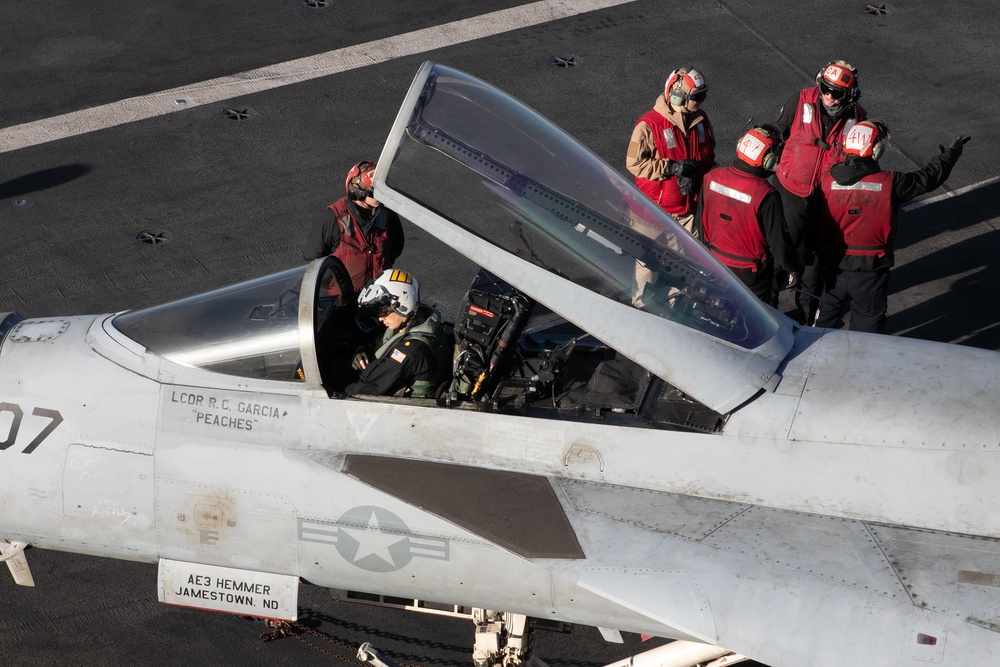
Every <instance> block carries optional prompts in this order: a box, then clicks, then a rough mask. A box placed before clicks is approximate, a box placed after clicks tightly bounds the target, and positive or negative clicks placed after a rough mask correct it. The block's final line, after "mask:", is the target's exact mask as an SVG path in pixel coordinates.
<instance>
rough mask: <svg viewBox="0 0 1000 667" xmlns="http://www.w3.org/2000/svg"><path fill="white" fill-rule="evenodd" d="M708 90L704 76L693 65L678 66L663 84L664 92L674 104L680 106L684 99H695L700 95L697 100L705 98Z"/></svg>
mask: <svg viewBox="0 0 1000 667" xmlns="http://www.w3.org/2000/svg"><path fill="white" fill-rule="evenodd" d="M707 92H708V85H707V84H706V83H705V77H704V76H703V75H702V73H701V72H699V71H698V70H696V69H695V68H694V67H691V66H688V67H678V68H677V69H675V70H674V71H673V72H671V73H670V76H668V77H667V85H666V86H664V94H665V95H666V96H667V98H668V99H669V100H670V103H671V104H673V105H674V106H680V105H682V104H684V102H685V101H687V100H691V99H696V98H698V97H699V96H700V99H699V100H698V101H699V102H700V101H701V100H703V99H705V97H704V96H705V94H706V93H707Z"/></svg>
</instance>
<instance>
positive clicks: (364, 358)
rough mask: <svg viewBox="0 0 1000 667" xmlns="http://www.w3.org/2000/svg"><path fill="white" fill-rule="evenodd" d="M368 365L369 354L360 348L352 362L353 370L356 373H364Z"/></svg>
mask: <svg viewBox="0 0 1000 667" xmlns="http://www.w3.org/2000/svg"><path fill="white" fill-rule="evenodd" d="M368 363H369V360H368V353H367V352H365V351H364V350H363V349H361V348H358V351H357V352H355V353H354V359H352V360H351V368H353V369H354V370H356V371H363V370H364V369H365V366H367V365H368Z"/></svg>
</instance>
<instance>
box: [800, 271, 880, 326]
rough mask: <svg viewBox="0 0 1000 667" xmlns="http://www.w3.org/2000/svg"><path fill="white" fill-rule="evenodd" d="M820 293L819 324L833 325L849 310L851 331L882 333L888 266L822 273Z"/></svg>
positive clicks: (817, 324)
mask: <svg viewBox="0 0 1000 667" xmlns="http://www.w3.org/2000/svg"><path fill="white" fill-rule="evenodd" d="M822 283H823V284H822V287H823V296H822V297H821V298H820V302H819V317H818V318H817V320H816V326H818V327H833V326H835V325H836V324H837V322H838V321H839V320H840V318H841V317H843V315H844V314H845V313H846V312H847V310H848V308H850V311H851V325H850V330H851V331H867V332H870V333H882V332H883V331H884V330H885V313H886V309H887V308H888V306H889V269H888V268H885V269H880V270H878V271H841V270H839V269H826V270H824V271H823V272H822Z"/></svg>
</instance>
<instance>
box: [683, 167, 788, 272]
mask: <svg viewBox="0 0 1000 667" xmlns="http://www.w3.org/2000/svg"><path fill="white" fill-rule="evenodd" d="M772 192H774V186H772V185H771V184H770V183H768V182H767V181H766V180H765V179H763V178H759V177H757V176H753V175H751V174H747V173H745V172H742V171H740V170H739V169H736V168H734V167H718V168H716V169H713V170H712V171H710V172H708V175H707V176H705V187H704V188H702V191H701V225H702V233H703V234H704V237H703V238H704V241H705V245H706V246H708V249H709V250H711V251H712V254H714V255H715V256H716V257H718V258H719V260H720V261H721V262H722V263H723V264H725V265H726V266H731V267H733V268H737V269H751V270H752V271H757V270H758V269H759V268H760V267H761V266H762V265H763V264H764V262H765V261H766V260H767V257H768V249H767V242H766V241H765V240H764V233H763V232H762V231H761V229H760V221H759V220H758V218H757V211H759V210H760V203H761V201H763V199H764V197H766V196H767V195H768V194H770V193H772Z"/></svg>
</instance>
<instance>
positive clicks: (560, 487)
mask: <svg viewBox="0 0 1000 667" xmlns="http://www.w3.org/2000/svg"><path fill="white" fill-rule="evenodd" d="M378 164H379V168H378V171H377V175H376V183H375V192H376V196H377V198H378V199H380V200H381V201H382V202H384V203H385V204H386V205H387V206H389V207H390V208H392V209H393V210H395V211H397V212H399V213H400V214H401V215H403V216H404V217H406V218H407V219H409V220H410V221H412V222H413V223H414V224H416V225H418V226H419V227H421V228H422V229H424V230H425V231H426V232H428V233H430V234H433V235H434V236H436V237H437V238H438V239H440V240H442V241H443V242H444V243H446V244H448V245H449V246H450V247H451V248H453V249H454V250H456V251H457V252H459V253H461V254H462V255H464V256H466V257H468V258H470V259H471V260H473V261H474V262H475V263H477V264H478V265H479V266H480V267H481V271H480V272H479V273H478V274H477V275H475V276H466V277H464V280H465V281H467V282H468V283H469V284H470V287H469V290H468V293H467V294H466V296H465V298H464V301H463V303H462V304H460V305H459V307H458V308H457V309H456V310H454V312H455V313H456V316H455V321H454V332H453V334H454V345H455V355H454V360H455V363H454V369H453V377H452V378H451V380H450V381H448V382H445V383H443V384H442V386H441V387H440V388H439V389H438V391H437V392H436V393H435V396H434V397H432V398H412V397H406V396H399V397H396V396H387V397H382V396H379V397H372V396H356V395H350V394H347V393H345V388H346V387H347V386H348V384H349V383H350V382H351V380H352V373H353V372H355V371H353V370H352V368H351V364H350V360H351V355H352V354H353V353H354V351H355V350H356V349H357V345H358V342H359V341H360V340H362V339H363V338H364V336H366V335H368V334H367V333H366V332H365V329H366V328H367V327H366V326H365V324H364V322H363V320H364V318H363V314H362V313H361V312H359V310H358V306H357V304H356V299H355V295H354V292H353V289H352V287H351V284H350V280H349V278H348V277H347V274H346V271H345V270H344V268H343V266H342V265H341V264H340V263H339V262H338V260H336V259H335V258H333V257H330V258H325V259H320V260H316V261H314V262H312V263H310V264H308V265H305V266H300V267H296V268H292V269H288V270H286V271H284V272H281V273H278V274H275V275H271V276H266V277H263V278H259V279H256V280H252V281H249V282H245V283H241V284H238V285H234V286H231V287H227V288H223V289H219V290H215V291H212V292H209V293H206V294H201V295H196V296H192V297H189V298H186V299H183V300H180V301H176V302H171V303H167V304H164V305H160V306H155V307H151V308H146V309H143V310H136V311H126V312H122V313H115V314H101V315H90V316H75V317H48V318H37V319H23V318H21V317H20V316H18V315H16V314H15V313H4V314H0V322H2V324H0V336H2V347H0V539H3V540H6V544H5V545H4V548H3V555H2V556H0V557H2V558H3V559H4V560H6V561H7V562H8V565H11V570H12V572H13V573H14V575H15V578H16V580H17V581H18V583H24V584H30V583H31V579H30V572H29V571H28V560H29V558H28V557H29V556H30V550H28V551H25V546H26V545H31V546H32V547H35V548H43V549H57V550H63V551H72V552H78V553H85V554H95V555H100V556H107V557H111V558H120V559H129V560H138V561H148V562H158V563H159V581H158V582H156V583H155V584H154V583H153V582H149V585H150V586H154V585H156V586H157V587H158V594H159V598H160V600H161V601H163V602H165V603H168V604H180V605H187V606H193V607H201V608H206V609H215V610H220V611H230V612H236V613H243V614H248V615H257V616H262V617H269V618H278V619H282V618H284V619H292V618H294V617H295V613H296V594H297V586H298V585H299V581H300V580H301V581H306V582H309V583H311V584H315V585H318V586H325V587H329V588H331V589H338V590H347V591H357V592H362V593H366V594H374V595H388V596H395V597H398V598H412V599H423V600H435V601H440V602H448V603H453V604H456V605H465V606H468V607H472V608H477V609H479V610H481V611H480V612H478V613H477V617H476V620H477V623H478V625H477V633H476V642H475V652H474V661H475V662H476V664H478V665H493V664H504V665H516V664H528V662H529V661H531V660H536V658H537V657H531V656H530V640H529V638H528V635H527V634H526V630H527V628H528V627H529V626H530V623H529V622H528V621H527V619H528V618H538V619H554V620H561V621H566V622H571V623H578V624H588V625H594V626H598V627H601V628H605V629H606V632H607V633H608V634H609V635H612V636H613V634H614V631H630V632H639V633H646V634H651V635H656V636H661V637H667V638H672V639H676V640H681V641H683V642H688V643H686V644H677V646H682V647H688V648H690V647H695V648H698V647H700V648H701V649H702V653H701V654H700V655H699V656H697V657H694V658H692V659H691V660H689V663H690V664H694V663H705V662H707V661H708V660H715V659H721V658H719V656H728V657H727V658H726V659H730V660H735V659H743V656H749V657H750V658H753V659H754V660H757V661H760V662H763V663H766V664H768V665H772V666H773V667H785V666H793V665H795V666H798V665H802V664H808V665H814V666H827V665H829V666H831V667H832V666H837V667H840V666H842V665H849V664H878V665H924V664H927V663H933V664H939V665H962V666H963V667H964V666H966V665H989V664H996V662H997V660H998V658H1000V543H998V539H1000V485H997V484H996V480H997V479H1000V461H998V459H1000V418H998V417H997V414H996V409H995V406H996V405H997V404H998V403H1000V356H998V355H997V354H996V353H995V352H989V351H984V350H977V349H973V348H968V347H959V346H952V345H947V344H939V343H931V342H925V341H919V340H907V339H902V338H897V337H889V336H880V335H872V334H859V333H852V332H849V331H840V330H824V329H815V328H810V327H800V326H798V325H796V324H795V323H794V322H792V321H791V320H790V319H788V318H786V317H784V316H782V315H781V314H780V313H778V312H777V311H775V310H773V309H771V308H769V307H768V306H766V305H764V304H762V303H761V302H759V301H758V300H757V299H755V298H754V296H753V295H752V294H750V293H749V292H748V291H747V290H746V289H745V288H744V287H743V286H742V284H741V283H740V282H739V281H738V280H737V279H736V278H735V277H734V276H733V275H732V274H731V273H729V271H728V270H727V269H726V268H725V267H724V266H722V265H721V264H719V263H718V262H717V261H716V260H715V259H714V258H713V256H712V255H711V254H710V253H709V252H708V251H707V250H706V249H705V248H704V247H702V246H701V245H700V244H699V243H698V241H696V240H695V239H693V238H691V237H690V236H688V235H686V233H685V232H684V231H683V229H682V228H681V227H679V226H678V225H677V224H676V223H675V222H674V221H673V220H672V219H670V218H669V217H668V216H667V215H666V214H665V213H663V212H662V211H661V210H660V209H659V208H658V207H657V206H656V205H655V203H654V202H652V201H651V200H649V199H648V198H646V196H645V195H643V194H642V193H640V192H639V191H638V190H636V189H635V188H634V186H633V185H632V183H631V182H630V179H627V178H625V177H624V176H623V175H622V174H621V173H620V172H619V171H617V170H616V169H614V168H612V167H610V166H608V165H607V164H605V163H603V162H602V161H601V160H600V159H599V158H597V157H596V156H595V155H594V154H593V153H591V152H590V151H589V150H587V149H586V148H584V147H583V146H582V145H581V144H580V143H578V142H577V141H575V140H574V139H573V138H571V137H570V136H568V135H567V134H566V133H564V132H563V131H562V130H560V129H559V128H558V127H557V126H556V125H554V124H553V123H551V122H550V121H548V120H547V119H545V118H543V117H541V116H540V115H539V114H537V113H536V112H534V111H532V110H531V109H529V108H528V107H526V106H525V105H524V104H522V103H521V102H519V101H517V100H516V99H514V98H512V97H510V96H508V95H507V94H505V93H503V92H501V91H499V90H497V89H496V88H494V87H493V86H491V85H489V84H487V83H485V82H483V81H481V80H479V79H477V78H475V77H473V76H470V75H468V74H466V73H463V72H461V71H458V70H456V69H453V68H450V67H446V66H443V65H440V64H436V63H433V62H427V63H425V64H424V65H423V66H422V67H421V68H420V70H419V72H418V73H417V76H416V78H415V79H414V81H413V84H412V86H411V88H410V90H409V92H408V93H407V96H406V98H405V100H404V102H403V105H402V107H401V109H400V112H399V115H398V117H397V119H396V121H395V124H394V126H393V128H392V130H391V133H390V135H389V137H388V140H387V142H386V144H385V148H384V150H383V152H382V155H381V157H380V159H379V161H378ZM442 183H447V184H448V187H446V188H442V186H441V184H442ZM458 279H460V277H458V276H456V280H458ZM488 610H502V612H503V613H501V612H495V611H494V612H491V611H488ZM668 646H670V645H668ZM731 652H733V653H731ZM734 654H735V655H734ZM636 664H638V663H636ZM646 664H681V663H678V662H670V663H667V662H666V661H663V662H649V663H646ZM727 664H732V662H729V663H727Z"/></svg>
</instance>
